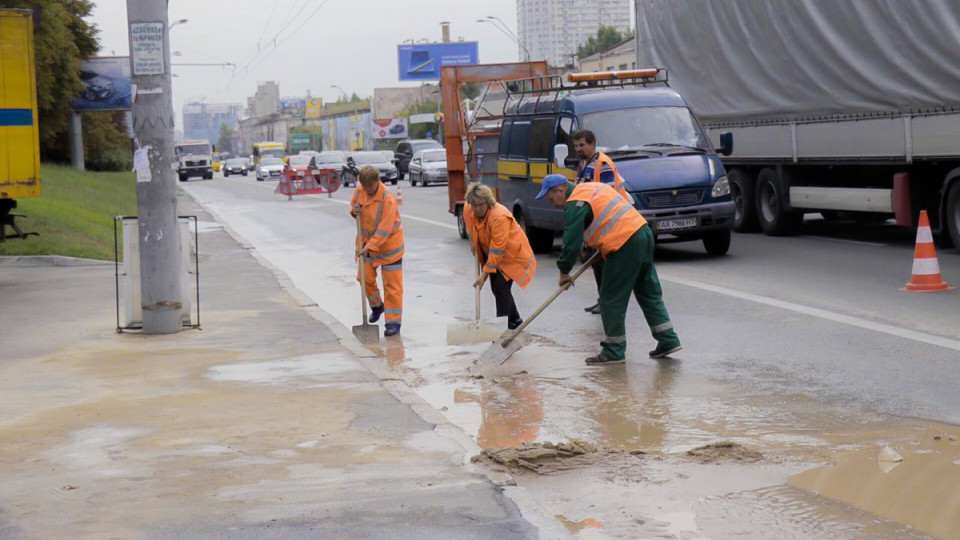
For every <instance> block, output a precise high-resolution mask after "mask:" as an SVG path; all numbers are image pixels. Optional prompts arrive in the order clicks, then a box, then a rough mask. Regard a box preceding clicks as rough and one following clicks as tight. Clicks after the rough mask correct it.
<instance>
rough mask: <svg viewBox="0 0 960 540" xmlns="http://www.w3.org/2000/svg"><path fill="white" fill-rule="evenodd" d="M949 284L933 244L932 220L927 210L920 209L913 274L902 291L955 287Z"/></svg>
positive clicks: (924, 290)
mask: <svg viewBox="0 0 960 540" xmlns="http://www.w3.org/2000/svg"><path fill="white" fill-rule="evenodd" d="M955 288H956V287H951V286H949V285H947V282H946V281H944V280H943V278H942V277H940V263H939V262H937V249H936V248H935V247H934V245H933V233H932V232H931V231H930V220H929V219H928V218H927V211H926V210H921V211H920V222H919V223H918V224H917V247H916V248H915V249H914V251H913V274H912V275H911V276H910V283H907V284H906V285H905V286H904V288H902V289H900V290H901V291H912V292H933V291H945V290H947V289H955Z"/></svg>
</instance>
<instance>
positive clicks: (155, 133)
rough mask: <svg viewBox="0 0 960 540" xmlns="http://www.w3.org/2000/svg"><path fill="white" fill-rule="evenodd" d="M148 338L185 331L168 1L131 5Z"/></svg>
mask: <svg viewBox="0 0 960 540" xmlns="http://www.w3.org/2000/svg"><path fill="white" fill-rule="evenodd" d="M127 22H128V30H129V39H130V73H131V75H132V77H133V78H132V81H133V84H134V85H135V87H136V91H135V94H134V102H133V133H134V141H135V145H136V148H137V152H136V155H135V159H134V162H135V166H136V168H137V216H138V218H139V236H138V241H139V243H140V298H141V303H142V307H143V332H144V333H145V334H172V333H174V332H178V331H179V330H180V329H181V328H182V322H181V316H180V310H181V307H182V299H181V297H180V236H179V233H178V230H177V191H176V180H175V178H174V170H173V169H172V168H171V157H172V156H173V154H174V148H173V126H174V122H173V96H172V95H171V89H172V84H171V82H170V81H171V79H170V43H169V37H170V35H169V28H168V27H167V0H127Z"/></svg>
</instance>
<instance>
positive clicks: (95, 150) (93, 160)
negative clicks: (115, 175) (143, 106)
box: [82, 111, 133, 171]
mask: <svg viewBox="0 0 960 540" xmlns="http://www.w3.org/2000/svg"><path fill="white" fill-rule="evenodd" d="M82 124H83V153H84V155H85V156H86V166H87V168H89V169H93V170H98V171H129V170H130V169H131V168H133V152H132V148H131V144H130V137H129V135H128V131H127V120H126V113H125V112H124V111H88V112H84V113H83V120H82Z"/></svg>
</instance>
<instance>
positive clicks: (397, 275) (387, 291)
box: [350, 165, 403, 336]
mask: <svg viewBox="0 0 960 540" xmlns="http://www.w3.org/2000/svg"><path fill="white" fill-rule="evenodd" d="M350 215H351V216H353V217H354V219H356V218H357V216H359V218H360V229H361V231H362V234H361V236H360V238H357V244H356V245H357V253H358V255H359V256H360V257H363V264H364V267H363V277H364V281H365V283H364V284H363V287H364V291H365V292H366V294H367V300H368V301H369V302H370V310H371V313H370V322H371V323H375V322H377V321H379V320H380V316H381V315H384V314H386V328H385V329H384V332H383V335H385V336H393V335H396V334H398V333H400V323H401V320H402V318H403V268H402V264H403V225H402V224H401V223H400V212H399V210H398V209H397V198H396V196H395V195H394V194H393V192H392V191H390V189H389V188H387V186H385V185H383V182H381V181H380V172H379V171H377V169H375V168H374V167H371V166H369V165H367V166H365V167H363V168H362V169H360V174H359V185H358V186H357V188H356V189H355V190H354V191H353V198H352V199H351V201H350ZM377 268H380V269H381V272H382V279H383V293H384V296H383V297H382V298H381V296H380V289H378V288H377V270H376V269H377ZM359 280H360V272H359V270H358V271H357V281H359Z"/></svg>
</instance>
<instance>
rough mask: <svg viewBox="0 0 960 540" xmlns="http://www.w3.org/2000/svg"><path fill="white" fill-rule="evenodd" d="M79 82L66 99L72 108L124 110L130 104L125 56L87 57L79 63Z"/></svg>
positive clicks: (83, 109) (128, 75) (131, 100)
mask: <svg viewBox="0 0 960 540" xmlns="http://www.w3.org/2000/svg"><path fill="white" fill-rule="evenodd" d="M80 81H81V82H82V83H83V85H82V86H81V87H80V92H78V93H77V96H76V97H74V98H73V99H72V100H70V107H71V108H72V109H73V110H75V111H126V110H130V109H131V108H132V107H133V92H132V91H131V86H130V58H129V57H126V56H103V57H98V58H87V59H86V60H84V61H83V62H81V63H80Z"/></svg>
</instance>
